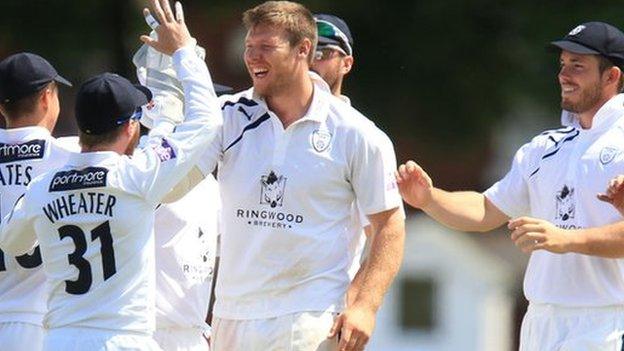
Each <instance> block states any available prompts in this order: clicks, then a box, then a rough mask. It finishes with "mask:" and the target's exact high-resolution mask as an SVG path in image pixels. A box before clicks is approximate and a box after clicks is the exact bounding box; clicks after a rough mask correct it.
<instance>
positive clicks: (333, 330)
mask: <svg viewBox="0 0 624 351" xmlns="http://www.w3.org/2000/svg"><path fill="white" fill-rule="evenodd" d="M342 316H343V315H342V314H341V315H339V316H338V317H337V318H336V320H335V321H334V325H332V327H331V329H330V330H329V334H328V335H327V338H328V339H331V338H333V337H335V336H336V335H337V334H338V331H339V330H340V329H341V328H342V319H343V317H342Z"/></svg>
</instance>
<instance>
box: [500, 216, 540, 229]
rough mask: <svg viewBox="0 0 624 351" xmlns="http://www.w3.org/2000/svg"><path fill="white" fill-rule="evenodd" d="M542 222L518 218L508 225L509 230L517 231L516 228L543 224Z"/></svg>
mask: <svg viewBox="0 0 624 351" xmlns="http://www.w3.org/2000/svg"><path fill="white" fill-rule="evenodd" d="M541 222H542V221H541V220H540V219H537V218H532V217H518V218H515V219H512V220H510V221H509V223H508V224H507V228H509V229H511V230H514V229H516V227H518V226H521V225H524V224H537V223H541Z"/></svg>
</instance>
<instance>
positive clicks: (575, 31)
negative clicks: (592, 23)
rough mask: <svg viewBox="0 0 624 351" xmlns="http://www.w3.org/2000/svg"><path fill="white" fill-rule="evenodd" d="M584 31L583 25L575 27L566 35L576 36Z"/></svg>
mask: <svg viewBox="0 0 624 351" xmlns="http://www.w3.org/2000/svg"><path fill="white" fill-rule="evenodd" d="M584 29H585V26H584V25H580V26H576V27H574V29H572V30H571V31H570V33H568V35H577V34H579V33H580V32H582V31H583V30H584Z"/></svg>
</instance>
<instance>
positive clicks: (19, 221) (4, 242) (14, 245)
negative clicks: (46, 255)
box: [0, 196, 37, 256]
mask: <svg viewBox="0 0 624 351" xmlns="http://www.w3.org/2000/svg"><path fill="white" fill-rule="evenodd" d="M27 205H28V202H27V201H26V196H22V197H20V198H19V199H18V200H17V201H16V203H15V206H14V207H13V210H11V212H9V213H8V214H7V215H6V216H5V217H4V219H3V220H2V230H0V249H2V251H4V252H6V253H8V254H9V255H12V256H20V255H23V254H26V253H28V252H29V251H31V250H32V249H34V248H35V246H37V236H36V234H35V216H33V213H34V212H30V211H28V206H27Z"/></svg>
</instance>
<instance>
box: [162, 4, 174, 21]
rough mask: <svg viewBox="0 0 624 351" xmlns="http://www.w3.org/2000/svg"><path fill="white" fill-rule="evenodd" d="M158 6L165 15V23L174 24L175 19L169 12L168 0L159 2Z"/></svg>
mask: <svg viewBox="0 0 624 351" xmlns="http://www.w3.org/2000/svg"><path fill="white" fill-rule="evenodd" d="M160 6H161V8H162V9H163V12H164V13H165V19H166V20H167V22H174V21H175V18H174V17H173V12H172V11H171V5H170V4H169V0H160Z"/></svg>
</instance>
